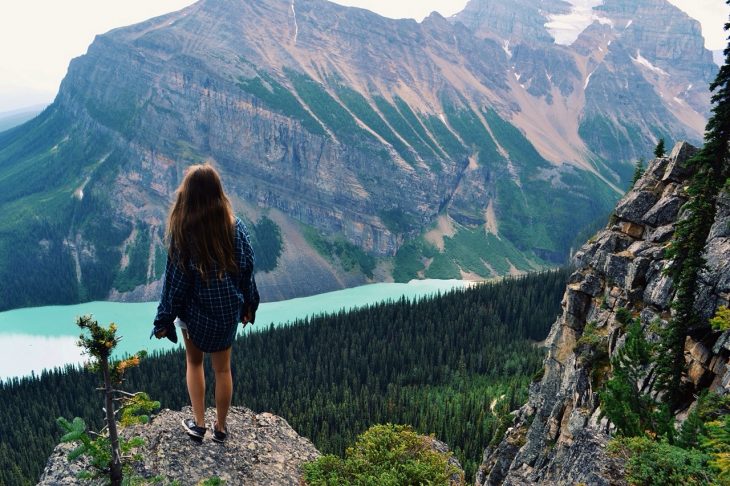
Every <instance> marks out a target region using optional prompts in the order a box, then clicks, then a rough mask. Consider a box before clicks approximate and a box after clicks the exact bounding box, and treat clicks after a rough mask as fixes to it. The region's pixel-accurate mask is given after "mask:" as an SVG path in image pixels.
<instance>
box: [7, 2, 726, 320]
mask: <svg viewBox="0 0 730 486" xmlns="http://www.w3.org/2000/svg"><path fill="white" fill-rule="evenodd" d="M632 5H634V4H633V3H631V2H618V1H617V0H611V1H608V0H607V1H606V2H605V3H604V4H603V5H602V6H599V7H596V9H594V10H593V11H591V12H592V13H591V14H590V15H593V16H595V17H596V19H597V20H595V21H593V22H592V23H590V22H589V23H588V24H586V28H585V29H584V31H582V32H581V34H580V36H579V37H578V39H577V40H576V41H575V42H574V43H572V44H571V45H562V44H555V43H554V42H553V35H552V30H551V29H550V25H551V24H550V22H552V21H553V20H554V19H555V18H557V17H556V16H560V15H568V14H571V12H572V10H571V9H572V8H573V7H572V6H571V4H569V3H566V2H563V1H560V0H550V1H547V0H546V1H528V0H523V1H520V2H506V3H505V2H494V1H492V0H472V1H471V2H470V3H469V5H468V6H467V8H466V9H465V10H464V12H462V13H461V14H459V15H457V16H456V17H454V18H452V19H449V20H447V19H445V18H443V17H441V16H440V15H438V14H433V15H431V16H430V17H428V18H426V19H424V21H423V22H421V23H417V22H415V21H412V20H391V19H386V18H383V17H380V16H378V15H375V14H373V13H371V12H368V11H365V10H362V9H353V8H347V7H343V6H340V5H336V4H333V3H329V2H326V1H324V0H300V1H285V0H267V1H263V0H201V1H200V2H198V3H196V4H194V5H191V6H190V7H188V8H185V9H183V10H181V11H179V12H175V13H171V14H169V15H165V16H162V17H158V18H155V19H151V20H149V21H146V22H143V23H140V24H137V25H133V26H129V27H124V28H120V29H116V30H113V31H111V32H109V33H106V34H104V35H100V36H98V37H97V38H96V39H95V41H94V43H93V44H92V45H91V46H90V47H89V50H88V52H87V54H86V55H84V56H82V57H80V58H77V59H75V60H73V61H72V62H71V65H70V67H69V71H68V74H67V76H66V78H65V79H64V81H63V83H62V85H61V89H60V91H59V94H58V97H57V99H56V100H55V102H54V104H53V105H52V106H51V107H49V108H48V109H47V110H46V111H45V112H44V113H43V114H41V115H40V116H39V117H38V118H36V119H35V120H33V121H31V122H29V123H27V124H25V125H23V126H21V127H17V128H16V129H14V130H11V131H9V132H6V133H3V134H2V136H0V210H2V211H3V212H4V214H7V215H8V217H7V218H5V220H4V221H3V222H2V223H0V250H2V251H1V252H0V278H2V277H3V276H8V278H10V276H11V275H17V274H18V273H19V272H17V269H18V267H23V268H31V269H36V268H44V269H46V270H44V271H43V272H40V271H38V270H33V271H31V272H24V275H23V277H22V279H21V280H22V281H19V282H18V286H17V288H19V289H22V288H28V289H34V291H33V292H32V293H27V294H23V293H22V292H20V291H16V292H20V295H18V296H14V295H11V294H10V293H8V294H7V295H3V296H0V308H7V307H9V306H20V305H32V304H34V303H39V302H40V303H50V302H55V303H62V302H71V301H77V300H92V299H106V298H114V299H145V300H151V299H154V298H156V297H157V295H158V291H159V288H158V283H159V278H160V276H161V271H160V268H161V260H162V259H163V258H164V252H163V251H162V232H163V226H164V220H165V214H166V211H167V208H168V207H169V204H170V201H171V199H172V197H173V196H174V189H175V188H176V186H177V184H178V183H179V182H180V180H181V177H182V173H183V171H184V168H185V167H186V166H187V165H189V164H191V163H197V162H201V161H203V160H211V161H212V162H213V163H214V164H215V165H216V167H218V168H219V169H220V171H221V172H222V173H223V176H224V180H225V182H226V187H227V190H228V191H229V192H230V193H231V194H232V196H233V198H234V201H233V202H234V206H235V207H236V210H237V211H238V212H239V213H240V214H241V215H243V216H244V217H246V218H247V219H249V220H250V221H251V222H252V223H256V222H257V221H259V220H260V218H261V217H262V216H268V217H270V218H271V219H272V220H274V221H275V223H276V228H278V231H279V233H280V240H281V242H280V243H279V244H278V246H277V245H276V244H274V245H273V248H272V244H271V241H273V240H276V238H274V237H273V236H272V234H270V233H271V232H269V234H267V235H262V237H261V238H260V241H266V242H268V243H267V245H268V246H267V245H263V246H262V248H261V252H266V253H276V252H277V251H280V252H281V258H280V259H279V260H277V261H276V262H275V264H274V265H273V266H272V268H269V269H268V270H272V271H267V272H262V274H261V279H262V282H263V283H265V285H261V289H262V292H263V293H264V298H266V299H273V298H282V297H292V296H297V295H303V294H307V293H311V292H313V291H322V290H332V289H334V288H339V287H343V286H348V285H353V284H357V283H363V282H365V281H372V280H388V279H390V278H396V279H398V280H406V281H407V280H409V279H410V278H416V277H434V278H484V277H492V276H496V275H503V274H507V273H517V272H524V271H529V270H534V269H537V268H541V267H544V266H546V265H554V264H557V263H562V262H563V261H564V259H565V257H566V256H567V254H568V253H569V249H570V246H571V244H572V242H573V238H574V237H575V233H576V232H577V231H578V230H579V229H580V228H581V227H584V226H586V225H588V224H591V223H592V222H593V221H595V219H596V218H597V217H598V216H601V215H602V214H605V213H606V212H608V210H609V209H610V207H612V205H613V204H614V202H615V199H616V198H617V195H618V193H619V189H618V187H621V186H622V185H623V184H624V183H625V182H626V181H627V180H628V178H629V177H630V173H631V170H632V164H631V162H632V161H633V160H634V159H635V158H637V157H638V156H640V155H643V154H644V153H646V152H647V151H648V150H649V148H650V147H652V146H653V145H654V144H655V143H656V141H657V138H658V137H659V136H664V137H665V138H667V139H668V140H671V139H676V138H689V139H691V140H699V139H700V138H701V135H700V134H701V133H702V129H703V127H704V123H705V117H706V114H707V112H708V110H709V93H708V92H707V90H706V89H705V87H706V86H707V82H708V79H709V78H710V75H712V74H714V72H715V71H714V70H715V69H716V67H715V66H714V65H713V64H712V63H711V55H710V53H709V52H708V51H705V50H704V48H703V47H702V38H701V35H700V32H699V30H698V28H697V25H698V24H697V23H696V22H695V21H692V20H691V19H689V18H688V17H687V16H686V15H684V14H682V13H681V12H680V11H679V10H677V9H675V8H674V7H671V5H669V4H668V3H667V2H665V1H664V0H642V1H641V2H636V5H638V6H632ZM605 19H608V20H605ZM665 24H666V25H668V26H669V27H670V29H669V30H668V31H667V32H665V31H664V30H657V29H656V27H655V26H656V25H665ZM680 34H681V35H680ZM708 63H709V64H708ZM616 100H619V102H618V103H617V102H616ZM29 174H32V175H33V177H29V176H28V175H29ZM28 221H30V223H29V224H26V222H28ZM21 222H23V223H21ZM322 239H324V240H327V241H326V242H324V243H323V242H322V241H321V240H322ZM295 242H296V244H295ZM348 245H349V246H348ZM21 248H22V251H20V249H21ZM343 248H345V250H343ZM358 252H364V253H366V254H368V255H370V256H374V257H378V258H380V259H381V262H382V265H380V266H379V267H377V268H376V269H374V270H373V269H372V268H369V267H370V266H374V265H366V264H358V263H355V264H352V262H353V261H360V262H362V261H363V258H362V255H361V254H360V253H358ZM353 255H354V256H353ZM393 257H395V258H393ZM29 260H30V261H29ZM364 267H367V268H364ZM302 269H309V270H311V275H312V278H311V279H308V280H307V281H302V280H301V279H298V278H292V277H291V276H292V275H294V273H295V272H300V271H301V270H302ZM49 275H53V276H55V278H54V279H53V280H50V279H49ZM312 281H314V285H311V283H312Z"/></svg>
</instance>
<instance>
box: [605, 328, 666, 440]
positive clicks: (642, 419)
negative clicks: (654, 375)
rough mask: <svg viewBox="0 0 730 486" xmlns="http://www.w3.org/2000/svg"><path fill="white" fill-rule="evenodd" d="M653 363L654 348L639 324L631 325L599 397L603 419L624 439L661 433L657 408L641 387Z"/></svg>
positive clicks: (612, 362)
mask: <svg viewBox="0 0 730 486" xmlns="http://www.w3.org/2000/svg"><path fill="white" fill-rule="evenodd" d="M650 359H651V348H650V346H649V343H648V342H647V341H646V338H645V337H644V332H643V331H642V329H641V324H640V323H639V322H638V320H636V321H634V322H632V323H631V324H630V325H629V328H628V331H627V333H626V342H625V343H624V345H623V347H622V348H621V349H619V350H618V352H617V353H616V355H615V356H614V357H613V358H612V359H611V367H612V369H613V376H612V377H611V379H610V380H608V382H607V383H606V387H605V388H604V389H603V390H602V391H601V392H600V393H599V396H600V400H601V411H602V413H603V415H604V416H606V417H608V419H609V420H610V421H611V422H612V423H613V424H614V425H615V426H616V429H617V430H618V432H619V434H621V435H623V436H625V437H634V436H638V435H643V434H644V433H645V432H646V431H652V432H658V431H659V430H660V429H662V427H661V426H660V425H659V424H658V423H657V419H658V417H659V415H660V414H659V413H658V408H657V404H656V403H655V402H654V400H653V399H652V398H651V397H650V396H649V395H647V394H645V393H643V392H642V390H641V386H640V383H641V380H642V378H644V376H645V375H646V371H645V369H646V365H647V364H648V363H649V361H650Z"/></svg>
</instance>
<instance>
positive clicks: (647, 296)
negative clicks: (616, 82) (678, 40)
mask: <svg viewBox="0 0 730 486" xmlns="http://www.w3.org/2000/svg"><path fill="white" fill-rule="evenodd" d="M695 152H696V149H695V148H694V147H692V146H690V145H688V144H686V143H679V144H677V145H676V146H675V147H674V150H673V151H672V153H671V155H670V156H669V157H666V158H659V159H656V160H654V161H652V162H651V163H650V165H649V167H648V168H647V170H646V173H645V174H644V176H643V177H642V178H641V179H640V180H639V181H638V182H637V183H636V185H635V187H634V188H633V189H632V190H631V191H629V192H628V193H627V194H626V195H625V196H624V198H623V199H622V200H621V201H620V202H619V204H618V206H617V207H616V211H615V215H614V216H613V217H612V221H611V222H610V224H609V226H608V227H607V228H606V229H605V230H603V231H601V232H599V233H598V234H597V235H596V236H595V237H594V238H592V239H591V240H590V241H589V242H588V243H587V244H586V245H584V246H583V247H582V248H581V249H580V251H579V252H578V253H577V254H576V255H575V263H576V266H577V270H576V272H575V273H574V274H573V275H572V276H571V279H570V282H569V285H568V287H567V289H566V292H565V296H564V298H563V314H562V315H561V316H560V317H559V318H558V320H557V321H556V322H555V324H554V325H553V328H552V330H551V333H550V336H549V337H548V340H547V347H548V356H547V358H546V359H545V369H544V375H543V378H542V379H541V380H540V382H536V383H533V385H532V387H531V389H530V399H529V402H528V403H527V404H526V405H525V406H523V407H522V408H521V409H520V410H519V411H518V412H517V414H516V418H515V422H514V426H513V427H512V428H511V429H510V430H508V432H507V434H506V436H505V438H504V440H503V441H502V443H501V444H499V445H498V446H497V447H496V448H488V449H487V450H485V452H484V462H483V464H482V466H481V468H480V470H479V472H478V475H477V478H476V484H477V485H478V486H486V485H497V484H505V485H508V484H512V485H516V484H544V485H548V484H550V485H554V484H577V483H585V484H591V485H604V484H605V485H608V484H623V474H622V464H621V462H620V461H619V460H618V459H617V458H614V457H611V456H609V455H607V454H606V453H605V446H606V443H607V441H608V440H609V436H608V435H607V424H606V422H605V420H600V419H599V416H600V409H599V403H598V399H597V391H598V388H597V387H599V386H600V383H599V382H600V379H601V378H600V376H601V375H604V376H605V373H606V371H607V366H609V365H608V359H607V358H606V359H604V360H602V361H601V360H596V359H591V358H592V357H594V356H595V355H593V356H592V354H591V353H596V352H597V350H596V349H591V348H590V347H588V348H586V346H585V345H581V344H580V342H579V340H580V338H581V336H582V335H583V333H584V331H585V329H586V326H587V325H590V326H592V328H593V331H592V332H595V333H597V335H599V336H602V338H603V339H605V340H606V342H607V353H608V356H611V355H613V354H614V353H615V352H616V350H617V349H619V348H620V347H621V346H622V345H623V333H624V331H623V330H622V326H621V324H620V323H619V322H617V320H616V311H617V310H618V309H620V308H625V309H627V310H629V311H630V312H631V313H632V314H633V315H634V316H638V317H640V319H641V323H642V326H643V329H644V332H645V333H646V334H647V337H648V339H650V340H652V339H653V340H655V339H656V335H655V334H654V333H653V331H652V327H651V326H655V325H659V326H663V325H666V323H667V320H668V319H669V318H670V317H671V308H670V304H671V301H672V299H673V295H674V289H673V286H672V281H671V279H670V278H669V277H668V276H666V275H665V274H664V272H663V271H664V269H666V268H667V266H668V264H669V262H668V261H667V259H666V258H665V249H666V246H667V241H668V240H669V238H670V237H671V235H672V233H673V231H674V226H675V224H676V222H677V219H678V218H681V209H680V208H681V206H682V204H683V203H684V202H685V201H686V200H687V195H686V193H685V192H684V191H685V184H686V181H687V177H688V176H689V174H690V170H691V167H688V166H687V164H686V162H687V160H688V158H689V157H690V156H691V155H692V154H693V153H695ZM728 255H730V195H729V194H728V193H727V192H725V193H721V195H720V196H719V199H718V205H717V214H716V218H715V223H714V226H713V228H712V232H711V233H710V236H709V238H708V240H707V244H706V246H705V258H706V260H707V266H706V270H705V271H704V272H703V274H702V277H701V284H700V286H699V288H698V289H697V297H698V299H697V310H698V311H699V312H700V313H701V314H702V315H703V316H705V317H710V316H712V315H714V313H715V312H716V310H717V308H718V307H719V306H723V305H724V306H727V305H728V301H729V300H730V268H729V267H728ZM729 341H730V332H725V333H720V332H712V331H709V330H703V331H702V332H698V333H696V335H694V334H693V335H690V336H689V337H688V338H687V341H686V344H685V359H686V360H687V363H688V369H689V372H688V376H687V378H686V379H687V380H688V381H689V382H691V383H690V384H691V385H693V386H694V387H695V389H704V388H707V387H710V388H711V389H713V390H715V391H717V392H718V393H723V394H724V393H727V392H730V386H729V385H730V347H729V346H728V344H727V343H728V342H729ZM649 373H650V374H651V370H649Z"/></svg>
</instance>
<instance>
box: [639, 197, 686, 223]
mask: <svg viewBox="0 0 730 486" xmlns="http://www.w3.org/2000/svg"><path fill="white" fill-rule="evenodd" d="M684 202H685V200H684V199H682V198H680V197H668V198H663V199H660V200H659V201H658V202H657V203H656V204H655V205H654V206H653V207H652V208H651V209H650V210H649V211H648V212H647V213H646V214H645V215H644V222H645V223H646V224H648V225H650V226H654V227H656V226H664V225H667V224H669V223H671V222H672V221H675V220H676V219H677V213H679V209H680V208H681V207H682V205H683V204H684Z"/></svg>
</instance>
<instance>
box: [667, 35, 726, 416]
mask: <svg viewBox="0 0 730 486" xmlns="http://www.w3.org/2000/svg"><path fill="white" fill-rule="evenodd" d="M725 27H726V30H727V29H730V24H726V25H725ZM710 90H711V91H713V92H714V94H713V96H712V102H713V105H714V106H713V108H712V113H713V114H712V116H711V117H710V120H709V121H708V122H707V127H706V129H705V145H704V146H703V147H702V149H701V150H700V151H699V152H698V153H697V155H695V156H694V157H692V159H691V160H690V161H689V162H688V164H689V165H690V167H691V168H692V170H693V171H694V172H693V174H692V176H691V177H690V180H689V186H688V188H687V194H688V195H689V201H688V202H687V204H685V206H684V208H685V211H684V213H685V214H686V215H687V217H685V218H681V219H680V220H679V221H678V222H677V228H676V231H675V233H674V236H673V238H672V241H671V247H670V249H669V252H668V257H669V258H670V259H671V261H672V265H671V268H670V269H669V272H668V273H669V275H670V276H671V277H672V280H673V282H674V285H675V289H676V297H675V300H674V302H673V308H674V315H673V317H672V320H671V321H670V323H669V325H668V326H667V327H666V329H664V330H663V332H662V335H661V342H660V351H659V358H658V361H657V365H658V366H657V376H658V383H659V386H660V389H661V390H663V391H664V392H665V393H666V396H667V399H668V404H669V406H670V407H671V408H672V410H676V409H678V408H679V407H680V406H681V405H682V402H683V401H684V400H685V399H686V396H685V394H686V393H687V390H684V389H682V374H683V373H684V372H685V368H686V363H685V359H684V343H685V338H686V336H687V334H688V332H689V331H690V330H692V329H697V328H701V327H705V326H707V322H703V319H701V318H700V316H698V315H697V313H696V312H695V299H696V288H697V282H698V276H699V274H700V272H701V270H702V269H703V268H704V266H705V260H704V258H703V256H702V253H703V249H704V246H705V241H706V240H707V236H708V234H709V232H710V228H711V227H712V224H713V222H714V220H715V213H716V200H717V195H718V194H719V193H720V191H721V190H722V188H723V185H724V184H725V181H726V180H727V179H728V177H730V153H728V150H727V147H728V143H730V50H726V58H725V65H724V66H723V67H722V68H721V69H720V72H719V73H718V75H717V77H716V78H715V81H713V82H712V84H710Z"/></svg>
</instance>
